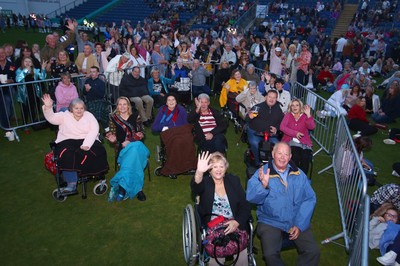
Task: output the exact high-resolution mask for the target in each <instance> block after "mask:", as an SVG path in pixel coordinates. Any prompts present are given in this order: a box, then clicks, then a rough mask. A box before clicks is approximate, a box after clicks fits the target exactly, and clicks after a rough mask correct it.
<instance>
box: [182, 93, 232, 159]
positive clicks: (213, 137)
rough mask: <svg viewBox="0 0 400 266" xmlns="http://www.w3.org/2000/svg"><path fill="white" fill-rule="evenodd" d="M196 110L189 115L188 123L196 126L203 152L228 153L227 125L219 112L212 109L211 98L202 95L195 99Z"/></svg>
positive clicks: (196, 134)
mask: <svg viewBox="0 0 400 266" xmlns="http://www.w3.org/2000/svg"><path fill="white" fill-rule="evenodd" d="M195 103H196V109H194V110H192V111H191V112H190V113H189V115H188V122H189V123H192V124H194V134H195V139H196V142H197V143H198V145H199V148H200V150H201V151H209V152H211V153H212V152H216V151H219V152H221V153H225V152H226V147H227V145H226V143H227V142H226V139H225V135H224V133H225V131H226V128H227V126H228V125H227V123H226V121H225V120H224V119H223V117H222V115H221V114H220V112H219V111H217V110H215V109H213V108H211V107H210V97H209V96H208V95H207V94H205V93H202V94H200V95H199V96H198V97H197V98H195Z"/></svg>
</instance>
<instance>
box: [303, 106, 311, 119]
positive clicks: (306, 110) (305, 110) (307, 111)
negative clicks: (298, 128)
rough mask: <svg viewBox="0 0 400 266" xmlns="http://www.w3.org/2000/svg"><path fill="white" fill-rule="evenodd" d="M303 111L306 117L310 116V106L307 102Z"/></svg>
mask: <svg viewBox="0 0 400 266" xmlns="http://www.w3.org/2000/svg"><path fill="white" fill-rule="evenodd" d="M304 113H305V114H306V115H307V117H310V116H311V108H310V106H309V105H308V104H306V105H304Z"/></svg>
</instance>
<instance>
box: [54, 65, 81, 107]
mask: <svg viewBox="0 0 400 266" xmlns="http://www.w3.org/2000/svg"><path fill="white" fill-rule="evenodd" d="M60 76H61V81H60V82H58V85H57V87H56V92H55V96H56V112H65V111H67V110H68V106H69V104H70V103H71V102H72V100H73V99H76V98H79V95H78V91H77V90H76V87H75V85H74V84H73V83H71V75H70V74H69V73H68V72H64V73H61V74H60Z"/></svg>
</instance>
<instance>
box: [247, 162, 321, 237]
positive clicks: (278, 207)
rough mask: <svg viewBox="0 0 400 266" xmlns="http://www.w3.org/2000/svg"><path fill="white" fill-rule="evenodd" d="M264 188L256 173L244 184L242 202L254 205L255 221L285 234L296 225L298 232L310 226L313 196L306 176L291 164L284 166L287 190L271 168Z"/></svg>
mask: <svg viewBox="0 0 400 266" xmlns="http://www.w3.org/2000/svg"><path fill="white" fill-rule="evenodd" d="M268 167H270V168H271V170H270V179H269V184H268V187H267V188H266V189H264V187H263V186H262V183H261V181H260V180H259V178H258V172H259V170H257V171H256V172H255V173H254V175H253V176H252V177H251V178H250V180H249V181H248V183H247V193H246V199H247V200H248V201H249V202H250V203H254V204H256V205H257V218H258V222H260V223H263V224H267V225H270V226H273V227H276V228H279V229H281V230H283V231H285V232H288V231H289V229H290V228H291V227H293V226H297V227H298V228H299V229H300V231H301V232H304V231H305V230H307V229H308V228H309V227H310V221H311V216H312V214H313V212H314V208H315V204H316V196H315V193H314V190H313V189H312V188H311V185H310V182H309V180H308V178H307V176H306V175H305V174H304V173H303V171H301V170H300V169H298V168H297V167H296V166H295V165H290V164H289V165H288V167H289V173H288V176H287V187H286V186H285V185H284V184H283V180H282V179H281V177H280V176H279V174H278V173H277V171H276V170H275V168H274V167H273V166H272V164H271V165H270V166H269V165H268V164H266V165H264V166H263V171H264V173H266V172H267V169H268Z"/></svg>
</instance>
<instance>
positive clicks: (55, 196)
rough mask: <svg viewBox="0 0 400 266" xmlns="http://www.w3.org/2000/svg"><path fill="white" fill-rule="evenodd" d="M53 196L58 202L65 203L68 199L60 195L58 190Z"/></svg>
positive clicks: (55, 190)
mask: <svg viewBox="0 0 400 266" xmlns="http://www.w3.org/2000/svg"><path fill="white" fill-rule="evenodd" d="M52 195H53V198H54V199H55V200H56V201H58V202H64V201H65V200H66V199H67V196H63V195H61V194H59V193H58V188H56V189H54V190H53V193H52Z"/></svg>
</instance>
